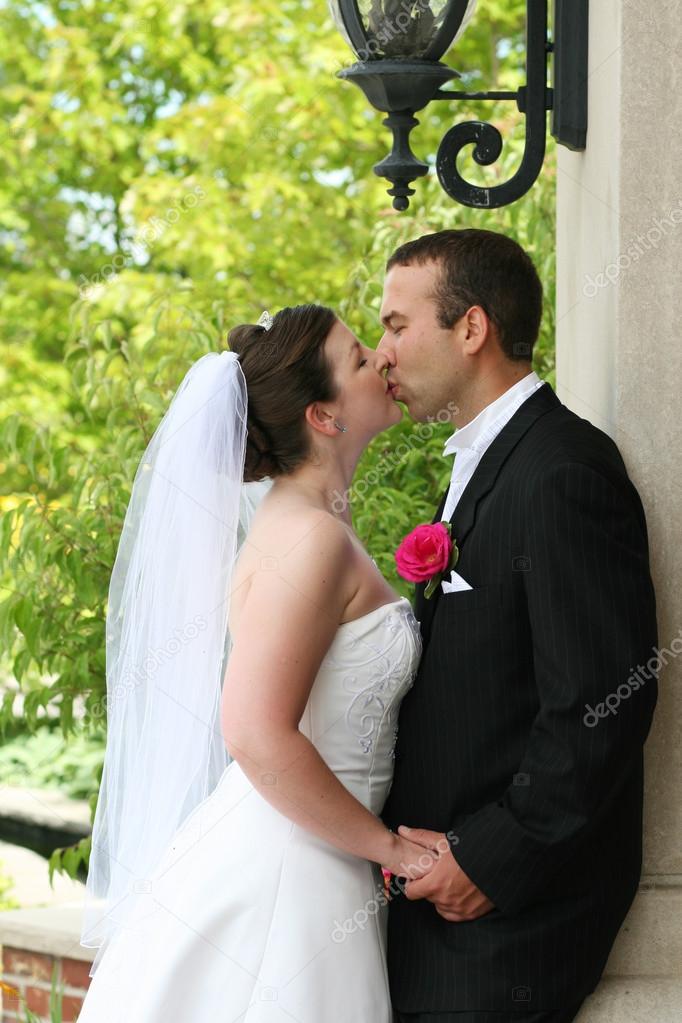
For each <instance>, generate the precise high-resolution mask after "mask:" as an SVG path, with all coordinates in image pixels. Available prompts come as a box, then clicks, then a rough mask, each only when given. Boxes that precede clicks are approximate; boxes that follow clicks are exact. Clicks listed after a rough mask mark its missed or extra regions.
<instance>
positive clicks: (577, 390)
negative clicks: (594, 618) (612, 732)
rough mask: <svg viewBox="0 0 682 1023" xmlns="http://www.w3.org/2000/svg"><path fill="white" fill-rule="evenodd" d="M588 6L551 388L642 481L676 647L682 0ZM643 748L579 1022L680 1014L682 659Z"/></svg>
mask: <svg viewBox="0 0 682 1023" xmlns="http://www.w3.org/2000/svg"><path fill="white" fill-rule="evenodd" d="M591 8H592V10H591V15H590V17H591V23H590V60H589V68H590V70H589V89H590V106H589V118H590V122H589V132H588V147H587V150H586V152H585V153H584V154H576V153H570V152H569V151H567V150H565V149H560V156H559V167H558V228H557V260H558V266H557V280H558V285H557V388H558V393H559V396H560V397H561V399H562V401H564V402H565V403H566V404H567V405H568V406H569V407H570V408H572V409H573V410H574V411H575V412H577V413H578V414H579V415H583V416H585V417H586V418H588V419H590V420H591V421H592V422H593V423H595V424H596V425H597V426H600V427H601V428H602V429H604V430H606V432H607V433H609V434H610V435H611V436H612V437H613V438H614V440H615V441H616V442H617V444H618V446H619V447H620V450H621V452H622V454H623V457H624V459H625V462H626V464H627V466H628V470H629V473H630V475H631V477H632V479H633V480H634V482H635V484H636V485H637V487H638V489H639V491H640V494H641V496H642V500H643V502H644V506H645V509H646V514H647V521H648V524H649V533H650V547H651V556H652V570H653V575H654V581H655V585H656V591H657V600H658V622H659V634H660V646H661V647H667V646H669V645H670V643H671V641H672V640H673V639H675V638H678V639H679V638H680V637H682V89H681V87H680V86H681V84H682V4H681V3H680V2H679V0H660V2H659V3H657V4H655V5H653V4H649V3H645V2H644V0H592V4H591ZM645 752H646V756H645V763H646V792H645V852H644V868H643V877H642V885H641V891H640V893H639V895H638V896H637V899H636V900H635V903H634V905H633V907H632V910H631V912H630V914H629V915H628V918H627V920H626V922H625V925H624V927H623V929H622V931H621V933H620V935H619V937H618V940H617V942H616V945H615V946H614V949H613V952H612V954H611V957H610V959H609V963H608V965H607V970H606V974H605V978H604V980H603V981H602V983H601V984H600V986H599V988H598V990H597V991H596V992H595V994H594V995H593V996H592V997H591V998H590V999H588V1001H587V1003H586V1005H585V1007H584V1009H583V1011H582V1012H581V1014H580V1017H579V1020H580V1023H587V1021H589V1023H601V1021H606V1020H613V1021H614V1023H616V1021H617V1023H635V1021H636V1023H639V1021H641V1023H669V1021H670V1023H671V1021H673V1020H678V1019H682V656H678V657H676V658H675V657H674V658H671V660H670V663H669V665H668V667H667V668H665V669H664V670H663V672H662V674H661V679H660V696H659V702H658V707H657V710H656V715H655V719H654V726H653V729H652V732H651V734H650V737H649V740H648V742H647V746H646V751H645Z"/></svg>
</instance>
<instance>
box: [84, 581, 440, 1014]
mask: <svg viewBox="0 0 682 1023" xmlns="http://www.w3.org/2000/svg"><path fill="white" fill-rule="evenodd" d="M420 653H421V639H420V634H419V623H418V622H417V621H416V619H415V617H414V615H413V613H412V609H411V606H410V603H409V601H408V600H407V598H405V597H401V598H399V599H398V600H395V601H392V602H391V603H389V604H384V605H382V606H381V607H378V608H375V610H373V611H370V612H369V613H368V614H366V615H363V616H362V617H361V618H358V619H356V620H355V621H352V622H345V623H343V624H342V625H340V626H339V628H338V631H337V633H336V635H335V637H334V640H333V642H332V644H331V646H330V648H329V650H328V652H327V654H326V656H325V658H324V660H323V662H322V664H321V666H320V670H319V672H318V675H317V677H316V679H315V682H314V684H313V687H312V690H311V693H310V697H309V699H308V703H307V705H306V709H305V712H304V715H303V717H302V719H301V722H300V729H301V731H302V732H303V733H304V734H305V735H306V736H307V737H308V738H309V739H310V740H311V741H312V742H313V743H314V745H315V747H316V748H317V750H318V751H319V753H320V755H321V756H322V757H323V759H324V760H325V762H326V763H327V764H328V765H329V767H330V768H331V769H332V771H334V773H335V774H336V776H337V777H338V779H339V780H340V781H341V782H342V784H343V785H344V786H345V787H346V788H347V789H348V790H349V791H350V792H352V793H353V795H354V796H356V798H357V799H358V800H360V802H362V803H363V804H364V805H365V806H366V807H367V808H368V809H370V810H371V811H372V812H373V813H375V814H379V813H380V811H381V809H382V807H383V805H384V802H385V800H386V797H387V795H388V792H389V789H390V787H391V781H392V777H393V749H394V746H395V738H396V733H397V729H396V721H397V715H398V708H399V705H400V701H401V700H402V698H403V697H404V695H405V693H406V692H407V690H408V689H409V688H410V686H411V685H412V682H413V680H414V676H415V674H416V671H417V666H418V662H419V657H420ZM382 888H383V884H382V874H381V868H380V866H379V865H378V864H376V863H371V862H369V861H367V860H364V859H361V858H358V857H355V856H351V855H349V854H347V853H344V852H342V851H340V850H338V849H336V848H335V847H334V846H332V845H330V844H329V843H327V842H325V841H323V840H322V839H320V838H317V837H316V836H314V835H312V834H311V833H310V832H308V831H306V830H305V829H304V828H302V827H300V826H298V825H296V824H294V823H293V822H292V821H290V820H289V819H288V818H287V817H285V816H283V815H282V814H281V813H279V812H278V811H277V810H275V809H274V808H273V807H272V806H271V805H270V804H269V803H268V802H267V800H266V799H264V798H263V796H261V795H260V793H259V792H258V791H257V790H256V789H254V788H253V786H252V785H251V783H250V782H249V781H248V779H247V777H246V775H245V774H244V773H243V771H242V770H241V768H240V766H239V764H238V763H237V762H236V761H232V762H230V763H229V764H228V766H227V767H226V769H225V771H224V773H223V774H222V776H221V778H220V781H219V782H218V785H217V786H216V788H215V789H214V790H213V792H212V793H211V794H210V796H209V797H208V798H207V799H205V800H204V801H203V802H202V803H201V804H200V805H199V806H198V807H196V809H195V810H193V812H192V813H191V814H190V815H189V816H188V817H187V819H186V820H185V822H184V823H183V824H182V826H181V827H180V829H179V830H178V831H177V832H176V835H175V837H174V839H173V842H172V845H171V847H170V848H169V849H168V850H167V851H166V853H165V855H164V857H163V858H162V860H161V862H160V864H159V866H158V867H157V869H156V870H155V871H154V873H153V875H152V877H151V878H150V879H149V881H148V882H145V889H144V891H145V896H144V898H141V899H139V900H138V904H137V907H136V909H135V913H134V916H133V919H132V921H131V926H130V928H126V929H125V930H124V931H122V932H120V933H119V934H118V935H117V937H115V938H114V939H113V941H112V943H111V945H110V947H109V948H108V949H107V950H106V953H105V955H104V956H103V958H102V960H101V962H100V964H99V966H98V968H97V970H96V972H95V975H94V977H93V978H92V981H91V986H90V990H89V992H88V994H87V996H86V999H85V1002H84V1005H83V1008H82V1010H81V1014H80V1016H79V1023H123V1021H125V1023H391V1020H392V1011H391V1004H390V998H389V988H388V977H387V972H386V945H385V943H386V917H387V912H388V907H387V905H386V901H385V899H384V898H382V896H381V892H382Z"/></svg>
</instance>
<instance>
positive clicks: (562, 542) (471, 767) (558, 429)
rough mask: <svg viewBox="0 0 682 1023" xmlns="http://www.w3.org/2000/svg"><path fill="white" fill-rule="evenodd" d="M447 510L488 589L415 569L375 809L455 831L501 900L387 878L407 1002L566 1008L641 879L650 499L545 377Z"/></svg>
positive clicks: (651, 620) (455, 847)
mask: <svg viewBox="0 0 682 1023" xmlns="http://www.w3.org/2000/svg"><path fill="white" fill-rule="evenodd" d="M444 502H445V495H444V497H443V501H442V502H441V505H440V508H439V510H438V513H437V514H436V517H435V519H434V521H439V520H440V513H441V511H442V508H443V507H444ZM451 521H452V523H453V529H452V535H453V536H454V537H455V539H456V540H457V542H458V545H459V547H460V552H461V553H460V558H459V562H458V564H457V571H458V572H459V573H460V574H461V575H462V576H463V577H464V578H465V579H466V580H467V582H469V583H470V584H471V586H472V587H473V589H472V590H469V591H463V592H457V593H451V594H443V593H442V591H441V590H440V588H439V589H438V590H437V592H436V593H435V594H434V595H433V596H432V597H431V598H430V599H429V600H425V599H424V595H423V590H424V587H423V586H418V587H417V595H416V604H415V614H416V617H417V618H418V619H419V621H420V622H421V626H422V633H423V637H424V652H423V656H422V660H421V664H420V668H419V672H418V675H417V678H416V680H415V684H414V686H413V688H412V689H411V690H410V692H409V693H408V694H407V696H406V697H405V699H404V700H403V703H402V706H401V709H400V717H399V722H398V739H397V745H396V761H395V774H394V779H393V785H392V787H391V791H390V793H389V797H388V799H387V802H386V805H385V807H384V809H383V812H382V815H381V816H382V818H383V820H384V822H385V823H386V824H387V825H388V826H389V827H391V828H393V829H396V828H397V827H398V825H399V824H408V825H410V826H413V827H424V828H429V829H433V830H435V831H439V832H451V839H450V846H451V851H452V853H453V855H454V856H455V858H456V859H457V861H458V863H459V864H460V866H461V867H462V869H463V870H464V871H465V873H466V874H468V876H469V877H470V878H471V879H472V881H473V882H474V883H475V884H476V885H477V886H478V887H479V888H480V889H481V890H482V891H483V892H484V893H485V894H486V895H487V896H488V897H489V898H490V899H491V901H492V902H493V903H494V904H495V909H493V910H492V911H491V912H490V913H488V914H486V915H484V916H482V917H479V918H478V919H477V920H473V921H466V922H449V921H446V920H444V919H443V917H441V916H440V915H439V914H438V913H437V911H436V909H435V907H434V905H433V904H432V903H431V902H429V901H428V900H426V899H422V900H418V901H414V902H411V901H409V900H407V899H406V898H405V897H404V896H403V895H397V896H396V897H394V898H393V899H392V901H391V903H390V906H389V924H388V966H389V978H390V984H391V994H392V998H393V1004H394V1006H395V1008H397V1009H399V1010H401V1011H403V1012H418V1011H431V1012H435V1011H448V1010H456V1009H496V1010H498V1011H499V1010H504V1009H510V1010H512V1009H520V1008H522V1007H523V1006H524V1005H525V1006H528V1007H529V1008H532V1009H552V1008H558V1007H560V1006H562V1005H565V1004H567V1003H571V1002H577V1001H579V1000H580V999H581V998H582V997H584V996H585V995H586V994H588V993H589V992H591V991H592V990H594V988H595V986H596V984H597V982H598V980H599V978H600V976H601V973H602V971H603V968H604V965H605V962H606V959H607V957H608V953H609V950H610V948H611V945H612V943H613V940H614V938H615V936H616V934H617V932H618V929H619V927H620V926H621V923H622V921H623V919H624V917H625V915H626V913H627V910H628V908H629V906H630V904H631V902H632V899H633V897H634V895H635V893H636V890H637V887H638V881H639V877H640V871H641V851H642V746H643V743H644V741H645V739H646V736H647V734H648V732H649V728H650V724H651V719H652V714H653V710H654V706H655V703H656V698H657V683H656V676H655V668H656V665H653V666H652V667H653V668H654V671H653V672H652V671H650V670H648V669H647V667H646V662H647V661H649V660H650V659H651V658H652V656H654V649H655V645H656V643H657V634H656V608H655V597H654V591H653V587H652V583H651V578H650V574H649V561H648V546H647V530H646V522H645V518H644V512H643V509H642V505H641V502H640V499H639V496H638V494H637V491H636V490H635V488H634V486H633V485H632V483H631V482H630V480H629V479H628V476H627V473H626V470H625V466H624V464H623V460H622V458H621V456H620V454H619V452H618V449H617V447H616V445H615V444H614V443H613V441H612V440H611V439H610V438H609V437H608V436H607V435H606V434H605V433H603V432H602V431H600V430H598V429H597V428H596V427H594V426H592V425H591V424H590V423H589V422H587V421H586V420H584V419H581V418H579V417H578V416H576V415H575V414H574V413H573V412H571V411H570V410H569V409H567V408H566V407H565V406H564V405H562V404H561V402H560V401H559V399H558V398H557V396H556V395H555V393H554V391H553V390H552V388H551V387H550V386H549V384H545V385H544V386H543V387H540V388H538V390H537V391H535V392H534V393H533V394H532V395H531V396H530V398H528V399H527V400H526V402H525V403H524V404H523V405H522V406H521V407H520V408H519V409H518V410H517V412H516V413H515V414H514V416H513V417H512V418H511V419H510V421H509V422H508V423H507V425H506V426H505V427H504V428H503V430H502V431H501V432H500V433H499V434H498V436H497V437H496V438H495V440H494V441H493V442H492V444H491V445H490V447H489V448H488V449H487V451H486V452H485V454H484V455H483V457H482V459H481V461H480V463H479V464H478V466H477V468H476V471H475V473H474V475H473V476H472V478H471V480H470V482H469V483H468V485H467V486H466V488H465V490H464V492H463V494H462V496H461V498H460V501H459V503H458V505H457V507H456V509H455V512H454V515H453V518H452V520H451ZM638 665H639V666H641V667H642V668H643V669H644V671H643V672H638ZM647 675H648V677H647ZM599 705H601V707H600V706H599ZM588 708H592V710H593V712H594V716H590V713H589V709H588ZM600 715H602V716H600ZM604 715H605V716H604Z"/></svg>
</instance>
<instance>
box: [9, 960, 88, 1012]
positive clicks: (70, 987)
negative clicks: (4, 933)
mask: <svg viewBox="0 0 682 1023" xmlns="http://www.w3.org/2000/svg"><path fill="white" fill-rule="evenodd" d="M55 963H56V964H57V985H58V987H57V990H60V989H61V986H62V985H64V994H63V999H62V1020H63V1023H75V1021H76V1020H77V1019H78V1013H79V1012H80V1009H81V1006H82V1004H83V999H84V997H85V992H86V991H87V989H88V986H89V984H90V976H89V972H90V963H89V962H86V961H84V960H81V959H70V958H68V957H67V956H59V955H49V954H44V953H41V952H30V951H26V950H24V949H20V948H12V946H11V945H3V946H2V978H1V979H2V989H1V992H0V998H1V1002H0V1005H1V1006H2V1013H1V1015H0V1023H25V1020H26V1016H25V1013H24V1006H28V1008H29V1009H30V1010H31V1011H32V1012H34V1013H35V1014H36V1015H37V1016H38V1017H39V1019H40V1020H41V1021H45V1023H51V1021H50V988H51V984H52V971H53V968H54V964H55Z"/></svg>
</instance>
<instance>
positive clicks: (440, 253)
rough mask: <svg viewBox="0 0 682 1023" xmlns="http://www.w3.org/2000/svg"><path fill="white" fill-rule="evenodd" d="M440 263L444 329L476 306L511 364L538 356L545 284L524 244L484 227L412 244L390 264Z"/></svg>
mask: <svg viewBox="0 0 682 1023" xmlns="http://www.w3.org/2000/svg"><path fill="white" fill-rule="evenodd" d="M415 263H416V264H418V265H423V264H425V263H437V264H438V265H439V267H440V270H441V273H440V279H439V282H438V285H437V286H436V290H435V292H434V295H433V298H434V299H435V302H436V306H437V309H438V321H439V323H440V324H441V326H442V327H446V328H449V327H452V326H454V324H455V323H456V322H457V320H459V319H460V317H462V316H463V315H464V314H465V312H466V311H467V309H470V308H471V306H472V305H479V306H481V307H482V308H483V309H485V311H486V313H487V315H488V318H489V319H490V320H491V321H492V323H493V324H494V325H495V327H496V329H497V336H498V338H499V342H500V346H501V348H502V351H503V352H504V354H505V355H506V356H507V358H508V359H513V360H520V359H522V360H528V361H530V360H531V359H532V357H533V345H534V344H535V342H536V341H537V337H538V333H539V331H540V321H541V319H542V283H541V281H540V278H539V277H538V273H537V270H536V269H535V266H534V265H533V261H532V259H531V258H530V256H529V255H528V253H527V252H525V251H524V250H523V249H522V248H521V246H520V245H519V244H518V242H515V241H514V240H513V239H512V238H508V237H507V236H506V235H504V234H499V233H498V232H497V231H482V230H479V229H478V228H465V229H462V230H451V231H436V232H434V233H433V234H425V235H422V237H421V238H417V239H415V240H414V241H411V242H406V243H405V244H404V245H401V246H400V247H399V248H398V249H396V250H395V252H394V253H393V255H392V256H391V257H390V258H389V260H388V262H387V263H386V272H388V271H389V270H390V269H391V267H393V266H396V265H397V266H410V265H412V264H415Z"/></svg>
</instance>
